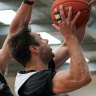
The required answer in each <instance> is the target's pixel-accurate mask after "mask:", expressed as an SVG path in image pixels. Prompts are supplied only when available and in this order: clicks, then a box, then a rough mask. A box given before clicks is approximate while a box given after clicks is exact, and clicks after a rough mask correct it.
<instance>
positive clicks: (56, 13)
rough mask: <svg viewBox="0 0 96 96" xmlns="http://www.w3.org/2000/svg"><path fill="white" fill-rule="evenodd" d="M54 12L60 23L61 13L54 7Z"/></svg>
mask: <svg viewBox="0 0 96 96" xmlns="http://www.w3.org/2000/svg"><path fill="white" fill-rule="evenodd" d="M54 13H55V18H56V20H57V22H58V23H60V22H61V17H60V14H59V12H58V11H57V9H56V8H55V9H54Z"/></svg>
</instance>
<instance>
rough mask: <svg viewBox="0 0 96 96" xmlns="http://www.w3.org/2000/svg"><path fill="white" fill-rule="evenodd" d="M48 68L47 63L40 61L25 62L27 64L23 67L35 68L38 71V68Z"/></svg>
mask: <svg viewBox="0 0 96 96" xmlns="http://www.w3.org/2000/svg"><path fill="white" fill-rule="evenodd" d="M47 69H48V64H44V63H42V62H34V63H33V62H31V63H29V64H27V66H26V67H25V70H26V71H29V70H36V71H40V70H47Z"/></svg>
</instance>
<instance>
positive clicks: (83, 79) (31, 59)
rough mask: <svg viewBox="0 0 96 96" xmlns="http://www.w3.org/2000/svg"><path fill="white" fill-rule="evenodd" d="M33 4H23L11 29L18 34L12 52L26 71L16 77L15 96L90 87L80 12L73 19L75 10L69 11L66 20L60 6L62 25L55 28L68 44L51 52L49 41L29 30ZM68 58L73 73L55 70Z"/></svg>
mask: <svg viewBox="0 0 96 96" xmlns="http://www.w3.org/2000/svg"><path fill="white" fill-rule="evenodd" d="M33 2H34V0H25V2H23V3H22V4H21V6H20V8H19V10H18V11H17V15H16V16H15V18H14V20H13V22H12V24H11V26H10V30H11V31H14V32H17V33H16V34H15V35H13V36H12V37H11V38H10V39H9V41H8V46H9V51H10V53H11V55H12V57H13V58H14V59H15V60H17V61H18V62H19V63H21V64H22V65H23V66H24V68H25V70H24V71H20V72H19V73H17V76H16V82H15V92H16V96H18V95H19V96H52V95H53V94H59V93H66V92H71V91H73V90H76V89H79V88H81V87H83V86H85V85H87V84H88V83H89V82H90V81H91V75H90V72H89V69H88V64H87V63H86V61H85V57H84V55H83V52H82V49H81V48H80V44H81V42H82V40H83V37H84V32H85V27H86V25H82V26H81V27H80V28H79V29H76V26H75V24H76V21H77V20H78V18H79V16H80V12H78V14H77V15H76V16H75V18H74V19H73V20H71V15H72V7H70V8H69V13H68V17H67V18H65V15H64V11H63V8H62V6H61V7H60V10H61V11H60V16H61V22H60V23H59V26H56V25H55V24H53V26H54V27H55V28H56V29H57V31H59V32H60V33H61V34H62V35H63V36H64V37H65V41H66V43H62V44H61V45H60V46H59V47H58V48H57V50H56V51H55V52H54V53H52V49H51V48H50V46H49V44H48V40H47V39H43V38H41V36H40V34H37V33H35V32H32V31H31V30H30V29H29V28H28V25H29V21H30V18H31V11H32V7H33ZM55 11H56V9H55ZM77 33H78V34H77ZM78 41H79V42H78ZM69 57H71V63H70V70H69V71H64V70H62V71H59V72H56V71H55V70H56V68H59V67H60V66H61V65H63V64H64V62H65V61H66V60H67V59H68V58H69ZM55 66H56V67H55Z"/></svg>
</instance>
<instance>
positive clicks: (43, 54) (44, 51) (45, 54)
mask: <svg viewBox="0 0 96 96" xmlns="http://www.w3.org/2000/svg"><path fill="white" fill-rule="evenodd" d="M53 57H54V54H53V53H52V51H51V49H48V48H47V47H41V48H40V58H41V60H42V61H43V63H44V64H48V63H49V62H50V60H51V59H53Z"/></svg>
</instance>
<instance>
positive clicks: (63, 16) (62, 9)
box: [60, 5, 66, 22]
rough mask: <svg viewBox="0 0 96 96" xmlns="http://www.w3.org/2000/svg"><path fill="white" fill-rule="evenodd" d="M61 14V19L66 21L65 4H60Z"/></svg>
mask: <svg viewBox="0 0 96 96" xmlns="http://www.w3.org/2000/svg"><path fill="white" fill-rule="evenodd" d="M60 16H61V20H62V21H63V22H64V21H65V20H66V17H65V14H64V8H63V5H60Z"/></svg>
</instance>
